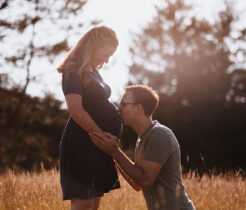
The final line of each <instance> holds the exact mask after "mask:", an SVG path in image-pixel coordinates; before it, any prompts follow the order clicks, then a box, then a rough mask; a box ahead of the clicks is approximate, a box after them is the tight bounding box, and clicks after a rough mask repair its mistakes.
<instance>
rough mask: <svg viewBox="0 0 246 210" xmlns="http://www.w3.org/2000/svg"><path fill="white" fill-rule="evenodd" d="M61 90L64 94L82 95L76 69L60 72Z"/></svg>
mask: <svg viewBox="0 0 246 210" xmlns="http://www.w3.org/2000/svg"><path fill="white" fill-rule="evenodd" d="M62 90H63V93H64V95H67V94H69V93H77V94H79V95H81V96H82V95H83V86H82V82H81V79H80V77H79V74H78V71H65V72H63V73H62Z"/></svg>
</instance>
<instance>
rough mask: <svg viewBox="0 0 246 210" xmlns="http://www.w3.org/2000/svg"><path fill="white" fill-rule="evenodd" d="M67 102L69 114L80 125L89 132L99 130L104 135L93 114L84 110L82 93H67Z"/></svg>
mask: <svg viewBox="0 0 246 210" xmlns="http://www.w3.org/2000/svg"><path fill="white" fill-rule="evenodd" d="M66 103H67V107H68V112H69V114H70V115H71V117H72V118H73V120H74V121H75V122H76V123H77V124H78V125H80V127H82V128H83V129H84V130H85V131H87V132H88V133H90V132H93V131H97V132H100V133H102V134H103V135H104V133H103V132H102V130H101V129H100V128H99V127H98V125H97V124H96V123H95V122H94V120H93V119H92V118H91V116H90V115H89V114H88V113H87V112H86V111H85V110H84V108H83V105H82V96H81V95H79V94H75V93H70V94H68V95H66Z"/></svg>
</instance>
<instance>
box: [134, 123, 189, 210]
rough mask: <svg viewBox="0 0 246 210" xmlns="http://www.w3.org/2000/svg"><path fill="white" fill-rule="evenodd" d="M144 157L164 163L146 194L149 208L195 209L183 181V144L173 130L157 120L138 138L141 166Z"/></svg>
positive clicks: (137, 161) (139, 163)
mask: <svg viewBox="0 0 246 210" xmlns="http://www.w3.org/2000/svg"><path fill="white" fill-rule="evenodd" d="M142 160H149V161H152V162H155V163H158V164H161V165H162V168H161V171H160V173H159V175H158V177H157V179H156V181H155V182H154V183H153V185H152V186H151V187H150V188H148V189H143V194H144V197H145V199H146V202H147V207H148V209H149V210H152V209H153V210H154V209H158V210H160V209H161V210H163V209H166V210H167V209H170V210H171V209H172V210H176V209H187V210H188V209H189V210H192V209H194V207H193V204H192V202H191V201H190V200H189V199H188V197H187V195H186V193H185V188H184V186H183V185H182V170H181V157H180V147H179V144H178V141H177V139H176V137H175V136H174V134H173V132H172V131H171V130H170V129H169V128H167V127H166V126H163V125H161V124H160V123H158V122H157V121H153V122H152V125H151V126H150V127H149V128H148V129H147V130H146V131H145V132H144V133H143V135H142V136H140V137H139V138H138V141H137V145H136V149H135V156H134V161H135V164H137V165H139V166H141V162H142Z"/></svg>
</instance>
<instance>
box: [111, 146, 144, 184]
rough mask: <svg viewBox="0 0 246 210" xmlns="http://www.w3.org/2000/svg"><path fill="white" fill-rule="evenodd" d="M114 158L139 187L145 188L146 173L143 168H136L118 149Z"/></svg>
mask: <svg viewBox="0 0 246 210" xmlns="http://www.w3.org/2000/svg"><path fill="white" fill-rule="evenodd" d="M112 157H113V158H114V159H115V161H116V162H117V163H118V164H119V165H120V167H121V168H122V169H123V170H124V172H125V173H126V174H127V175H128V176H129V177H130V178H131V179H132V180H133V181H134V182H135V183H137V184H138V185H139V186H141V187H142V186H143V182H144V171H143V169H142V168H141V167H139V166H136V165H135V164H134V163H133V162H132V161H131V160H130V159H129V158H128V157H127V156H126V155H125V154H124V153H123V152H122V151H121V149H120V148H118V149H117V150H116V151H115V152H114V154H113V155H112Z"/></svg>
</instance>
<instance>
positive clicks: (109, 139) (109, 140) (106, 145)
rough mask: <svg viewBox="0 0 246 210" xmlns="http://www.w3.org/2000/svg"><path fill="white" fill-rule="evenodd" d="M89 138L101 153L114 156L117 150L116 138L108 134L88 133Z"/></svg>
mask: <svg viewBox="0 0 246 210" xmlns="http://www.w3.org/2000/svg"><path fill="white" fill-rule="evenodd" d="M89 136H90V138H91V140H92V142H93V144H94V145H95V146H96V147H97V148H98V149H100V150H102V151H103V152H105V153H106V154H108V155H111V156H112V157H113V156H114V154H115V152H116V151H117V149H118V142H119V140H118V138H117V137H116V136H113V135H112V134H110V133H107V132H104V133H99V132H96V131H95V132H92V133H89Z"/></svg>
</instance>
